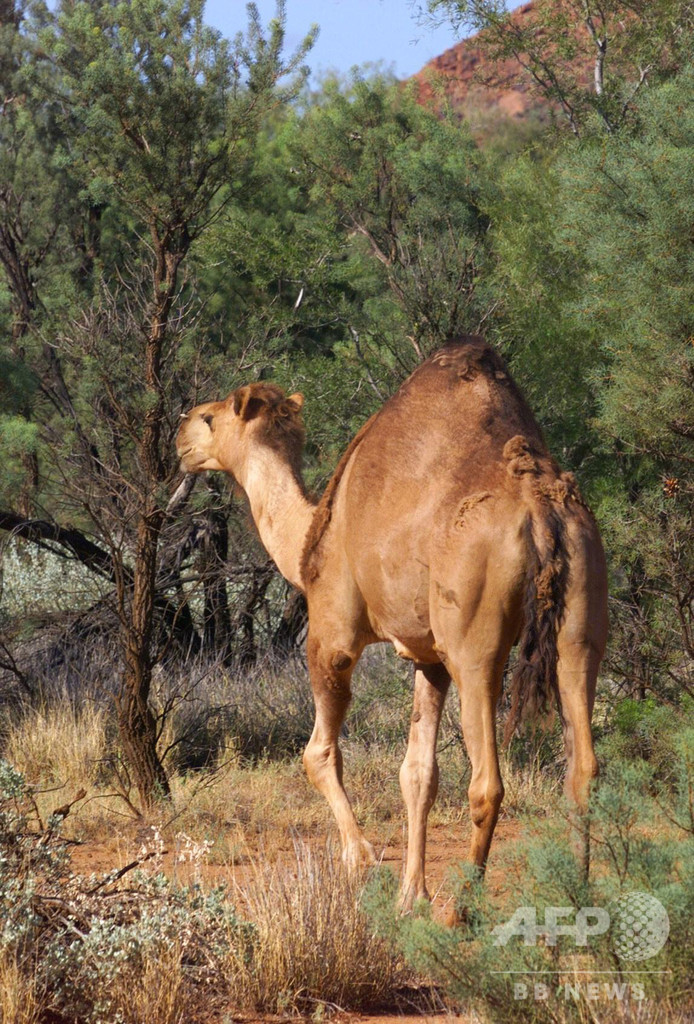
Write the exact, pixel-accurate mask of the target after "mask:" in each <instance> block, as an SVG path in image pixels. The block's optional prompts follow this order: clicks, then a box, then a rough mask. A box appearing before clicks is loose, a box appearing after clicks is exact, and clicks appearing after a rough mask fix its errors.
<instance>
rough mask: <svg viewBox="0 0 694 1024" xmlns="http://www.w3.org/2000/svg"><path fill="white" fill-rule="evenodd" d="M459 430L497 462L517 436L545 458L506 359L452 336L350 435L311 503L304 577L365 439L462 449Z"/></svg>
mask: <svg viewBox="0 0 694 1024" xmlns="http://www.w3.org/2000/svg"><path fill="white" fill-rule="evenodd" d="M480 385H482V386H481V387H480ZM442 425H443V426H442ZM461 426H462V427H463V428H464V432H465V434H466V435H469V434H470V433H473V434H476V433H478V432H482V433H484V435H485V436H486V438H487V439H488V440H489V441H491V444H492V446H493V448H494V449H497V448H498V454H499V457H500V458H501V457H502V454H503V448H504V445H505V443H506V442H507V441H508V440H509V439H510V438H512V437H513V436H515V435H523V436H524V437H526V438H528V439H529V440H530V441H531V442H532V446H533V448H534V449H535V450H536V451H537V452H538V454H540V453H542V454H544V453H546V446H545V443H544V440H543V438H542V433H541V431H540V428H539V426H538V425H537V422H536V421H535V419H534V417H533V415H532V413H531V412H530V409H529V408H528V405H527V403H526V402H525V399H524V398H523V396H522V394H521V392H520V390H519V389H518V387H517V386H516V384H515V382H514V381H513V378H512V377H511V375H510V373H509V371H508V368H507V366H506V364H505V363H504V360H503V359H502V358H501V356H500V355H499V354H498V353H497V352H496V351H495V350H494V349H493V348H492V346H491V345H488V344H487V343H486V342H485V341H484V340H483V339H482V338H480V337H477V336H476V335H465V336H462V337H456V338H452V339H451V340H450V341H448V342H447V343H446V345H444V347H443V348H441V349H439V350H438V351H436V352H434V353H433V355H431V356H430V357H429V358H428V359H426V360H425V361H424V362H423V363H422V364H421V365H420V366H418V367H417V369H416V370H415V371H414V372H413V373H412V374H411V375H410V376H409V377H408V378H407V380H406V381H405V382H404V383H403V384H402V386H401V387H400V388H399V389H398V391H396V393H395V394H394V395H393V396H392V398H390V399H389V400H388V401H387V402H386V403H385V405H384V406H383V407H382V408H381V409H379V411H378V412H376V413H375V414H374V415H373V416H372V417H371V418H370V419H369V420H367V422H366V423H365V424H364V426H363V427H362V428H361V429H360V430H359V432H358V433H357V434H356V436H355V437H354V438H353V440H352V441H351V443H350V444H349V446H348V447H347V449H346V451H345V453H344V454H343V456H342V458H341V459H340V461H339V463H338V465H337V468H336V470H335V472H334V474H333V476H332V477H331V479H330V481H329V483H328V485H327V487H326V489H325V492H324V493H323V496H322V497H321V499H320V501H319V503H318V505H317V506H316V511H315V513H314V517H313V521H312V523H311V527H310V528H309V531H308V535H307V537H306V543H305V547H304V552H303V556H302V573H306V572H307V571H309V563H310V561H311V555H312V553H313V552H314V551H315V549H316V548H317V546H318V544H319V543H320V540H321V537H322V536H323V534H324V533H325V530H326V529H327V527H328V524H329V522H330V519H331V516H332V509H333V505H334V501H335V496H336V494H337V491H338V489H339V486H340V482H341V480H342V478H343V476H344V473H345V470H346V468H347V466H348V465H349V464H350V462H351V461H352V459H353V458H354V457H355V454H356V453H358V452H359V451H360V449H362V446H363V445H364V443H365V441H366V439H367V438H368V442H369V443H368V444H367V445H366V447H367V448H369V449H377V450H378V449H379V448H380V446H381V442H382V441H385V442H388V441H389V440H391V439H392V438H394V437H399V438H400V439H401V440H402V442H403V443H404V444H407V443H408V442H409V441H411V440H414V439H416V440H417V442H420V441H421V440H422V438H424V439H426V437H427V435H431V440H432V445H433V446H435V445H437V444H441V445H444V444H446V445H448V444H449V443H450V441H451V439H453V440H454V441H456V440H457V441H458V443H459V444H460V446H461V448H462V446H463V444H464V441H463V436H462V435H461V434H460V433H459V432H458V431H459V429H460V428H461ZM447 435H449V436H447Z"/></svg>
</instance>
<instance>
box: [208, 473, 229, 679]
mask: <svg viewBox="0 0 694 1024" xmlns="http://www.w3.org/2000/svg"><path fill="white" fill-rule="evenodd" d="M208 489H209V491H210V494H211V501H210V505H209V508H208V509H207V511H206V513H205V529H204V533H203V541H202V563H203V564H202V578H203V589H204V593H205V608H204V624H203V649H204V650H205V651H206V652H207V653H209V654H212V655H214V656H215V657H219V658H221V659H222V661H224V662H225V663H228V662H229V661H230V660H231V656H232V636H231V622H230V619H229V601H228V598H227V578H226V572H225V568H226V560H227V555H228V552H229V529H228V525H227V517H226V515H225V514H224V510H223V509H222V508H221V506H220V500H219V498H220V493H219V485H218V484H217V482H216V481H215V480H211V481H210V482H209V484H208Z"/></svg>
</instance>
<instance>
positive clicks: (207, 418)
mask: <svg viewBox="0 0 694 1024" xmlns="http://www.w3.org/2000/svg"><path fill="white" fill-rule="evenodd" d="M202 419H204V421H205V423H206V424H207V426H208V427H209V428H210V430H212V421H213V419H214V416H213V415H212V413H209V412H208V413H207V414H206V415H205V416H203V417H202Z"/></svg>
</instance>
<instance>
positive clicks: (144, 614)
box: [118, 508, 171, 810]
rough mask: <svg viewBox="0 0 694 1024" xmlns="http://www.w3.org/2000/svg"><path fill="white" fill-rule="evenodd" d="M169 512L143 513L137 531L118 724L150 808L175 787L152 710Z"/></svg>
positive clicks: (143, 800) (144, 804)
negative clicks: (159, 572) (162, 547)
mask: <svg viewBox="0 0 694 1024" xmlns="http://www.w3.org/2000/svg"><path fill="white" fill-rule="evenodd" d="M162 521H163V512H162V511H161V510H160V509H157V508H152V509H150V510H149V514H148V513H147V511H145V512H143V513H142V514H141V517H140V522H139V526H138V531H137V550H136V555H135V569H134V582H133V590H132V604H131V606H130V609H129V613H130V614H129V615H128V614H127V613H126V616H125V617H124V622H123V632H124V637H123V639H124V647H125V671H124V674H123V683H122V687H121V692H120V694H119V698H118V725H119V730H120V738H121V743H122V745H123V753H124V755H125V758H126V760H127V762H128V764H129V766H130V769H131V771H132V773H133V776H134V781H135V785H136V786H137V791H138V793H139V795H140V801H141V803H142V807H143V809H144V810H151V809H152V807H153V806H154V804H155V803H156V801H157V800H158V799H161V798H162V797H164V798H165V797H169V796H170V794H171V789H170V786H169V780H168V778H167V776H166V772H165V770H164V766H163V765H162V763H161V761H160V760H159V755H158V754H157V723H156V719H155V717H154V715H153V714H152V711H151V708H150V706H149V691H150V686H151V682H152V633H153V626H154V595H155V579H156V569H157V546H158V541H159V532H160V529H161V524H162Z"/></svg>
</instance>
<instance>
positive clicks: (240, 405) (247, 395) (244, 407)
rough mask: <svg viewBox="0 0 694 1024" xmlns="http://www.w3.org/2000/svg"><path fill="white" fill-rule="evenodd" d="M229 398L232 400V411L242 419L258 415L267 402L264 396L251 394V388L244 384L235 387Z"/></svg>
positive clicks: (249, 418)
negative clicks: (240, 386)
mask: <svg viewBox="0 0 694 1024" xmlns="http://www.w3.org/2000/svg"><path fill="white" fill-rule="evenodd" d="M229 398H233V400H234V412H235V413H236V415H237V416H240V417H241V419H242V420H252V419H253V418H254V417H255V416H257V415H258V413H259V412H260V410H261V409H262V407H263V406H264V405H267V402H266V401H265V399H264V398H260V397H259V396H258V395H254V394H253V389H252V388H251V387H250V386H249V385H248V384H246V385H245V387H242V388H237V389H236V391H234V392H233V393H232V394H231V395H230V396H229Z"/></svg>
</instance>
